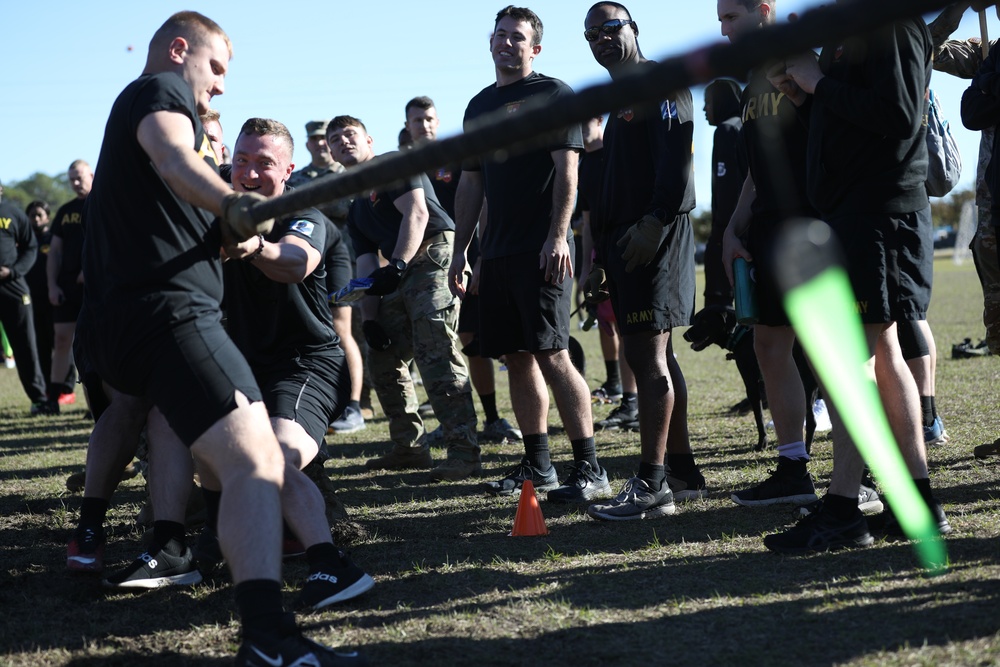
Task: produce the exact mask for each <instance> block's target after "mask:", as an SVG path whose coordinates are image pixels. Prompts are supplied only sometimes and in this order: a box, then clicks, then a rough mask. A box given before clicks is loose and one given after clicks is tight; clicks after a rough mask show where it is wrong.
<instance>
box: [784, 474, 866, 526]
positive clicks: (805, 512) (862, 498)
mask: <svg viewBox="0 0 1000 667" xmlns="http://www.w3.org/2000/svg"><path fill="white" fill-rule="evenodd" d="M822 506H823V499H822V498H820V499H819V500H815V501H813V502H811V503H809V504H808V505H802V506H801V507H799V508H798V513H799V516H809V515H810V514H812V513H813V512H818V511H819V508H820V507H822ZM883 508H884V505H883V504H882V499H881V498H879V495H878V491H876V490H875V489H873V488H871V487H870V486H865V485H864V484H862V485H861V488H860V489H858V509H859V510H861V511H862V512H864V513H865V514H878V513H879V512H881V511H882V510H883ZM868 527H869V528H872V526H871V525H870V524H869V526H868Z"/></svg>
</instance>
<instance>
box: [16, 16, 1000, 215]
mask: <svg viewBox="0 0 1000 667" xmlns="http://www.w3.org/2000/svg"><path fill="white" fill-rule="evenodd" d="M869 1H873V2H874V1H877V0H869ZM4 4H5V7H4V8H3V9H0V21H2V23H3V25H4V55H5V58H4V67H3V70H4V73H3V76H2V78H0V90H2V92H3V97H4V102H3V104H2V105H0V180H3V181H5V182H6V181H10V180H18V179H21V178H24V177H26V176H28V175H30V174H32V173H34V172H36V171H41V172H44V173H47V174H57V173H61V172H63V171H64V170H65V169H66V168H67V167H68V166H69V164H70V162H72V161H73V160H74V159H77V158H84V159H86V160H88V161H90V162H91V163H92V164H93V163H95V162H96V160H97V156H98V152H99V150H100V144H101V138H102V136H103V132H104V125H105V123H106V121H107V114H108V111H109V109H110V107H111V104H112V102H113V101H114V99H115V97H116V96H117V95H118V93H119V92H120V91H121V89H122V88H123V87H124V86H125V85H126V84H127V83H128V82H129V81H131V80H132V79H134V78H135V77H136V76H138V75H139V73H140V72H141V71H142V68H143V65H144V63H145V57H146V49H147V45H148V42H149V38H150V37H151V36H152V34H153V32H154V31H155V30H156V28H157V27H159V25H160V24H161V23H162V22H163V20H164V19H165V18H166V17H167V16H169V15H170V14H171V13H172V12H174V11H178V10H181V9H195V10H198V11H200V12H202V13H204V14H206V15H208V16H210V17H211V18H213V19H214V20H216V21H217V22H218V23H219V24H220V25H221V26H222V27H223V28H224V29H225V30H226V31H227V32H228V33H229V35H230V37H231V38H232V40H233V45H234V51H235V56H234V59H233V61H232V62H231V63H230V74H229V75H228V76H227V79H226V94H225V95H223V96H221V97H217V98H216V99H215V101H214V102H213V105H214V106H215V107H216V108H218V109H219V110H220V111H221V112H222V121H223V125H224V127H225V128H226V130H227V143H229V144H230V145H231V144H232V140H233V139H235V133H236V131H237V129H238V127H239V126H240V125H241V124H242V122H243V121H244V120H245V119H246V118H248V117H251V116H263V117H271V118H275V119H278V120H280V121H282V122H284V123H285V124H286V125H288V126H289V128H290V129H291V130H292V134H293V135H294V137H295V140H296V142H297V146H296V152H295V158H296V162H297V163H298V164H299V165H305V164H306V163H307V162H308V161H309V155H308V153H307V152H306V150H305V146H304V144H305V129H304V125H305V123H306V122H307V121H309V120H312V119H314V118H315V119H322V118H330V117H332V116H334V115H337V114H343V113H346V114H350V115H353V116H357V117H359V118H361V119H362V120H363V121H364V122H365V124H366V125H367V126H368V129H369V132H370V134H371V135H372V136H373V137H374V138H375V141H376V144H375V146H376V149H377V150H378V151H379V152H384V151H388V150H392V149H394V148H395V145H396V135H397V133H398V131H399V129H400V128H401V127H402V123H403V106H404V105H405V103H406V101H407V100H409V99H410V98H411V97H414V96H416V95H429V96H430V97H432V98H434V100H435V102H436V104H437V108H438V113H439V116H440V118H441V131H440V135H441V136H448V135H451V134H456V133H458V132H460V131H461V122H462V115H463V113H464V111H465V106H466V104H467V103H468V101H469V99H470V98H471V97H472V96H473V95H475V94H476V93H477V92H479V90H481V89H482V88H483V87H485V86H487V85H489V84H490V83H492V82H493V81H494V80H495V79H494V70H493V63H492V60H491V59H490V54H489V51H488V39H489V34H490V31H491V30H492V27H493V17H494V16H495V13H496V11H497V10H498V9H500V7H502V6H503V5H504V2H502V1H500V2H497V3H496V5H495V6H494V5H492V4H487V3H482V2H474V3H473V2H456V1H454V0H452V1H450V2H443V1H441V0H424V2H419V3H413V2H399V1H391V0H368V1H367V2H356V3H329V2H326V3H320V2H313V1H299V0H287V1H286V2H284V3H280V4H279V3H273V2H270V3H263V2H258V1H256V0H247V1H245V2H239V3H237V2H197V1H195V2H190V3H183V4H182V3H176V2H172V1H166V2H163V1H161V2H155V3H152V2H128V3H126V2H120V1H118V0H111V1H107V2H101V3H98V4H96V5H94V4H87V3H78V2H74V3H69V2H62V1H59V2H46V1H45V0H42V1H40V2H37V3H31V2H18V3H13V2H7V3H4ZM590 4H591V3H590V1H589V0H587V1H586V2H582V3H571V2H566V0H537V1H535V2H530V3H527V6H529V7H531V8H532V9H534V10H535V11H536V12H537V13H538V15H539V16H540V17H541V19H542V21H543V23H544V24H545V34H544V39H543V41H542V52H541V54H540V55H539V56H538V58H537V59H536V60H535V69H536V70H538V71H540V72H542V73H544V74H548V75H550V76H555V77H558V78H561V79H563V80H564V81H566V82H567V83H569V84H570V85H572V86H573V87H574V88H577V89H579V88H581V87H584V86H587V85H592V84H594V83H600V82H603V81H606V74H605V72H604V70H603V69H602V68H601V67H600V66H599V65H598V64H597V63H596V62H595V61H594V59H593V57H592V56H591V55H590V50H589V48H588V47H587V44H586V42H585V41H584V39H583V35H582V31H583V19H584V15H585V14H586V11H587V9H588V7H589V6H590ZM625 4H627V5H628V7H629V9H630V10H631V12H632V15H633V18H634V19H635V20H636V21H637V23H638V24H639V27H640V35H639V45H640V47H641V48H642V50H643V53H644V54H645V55H646V57H648V58H658V57H663V56H669V55H673V54H676V53H679V52H682V51H685V50H687V49H690V48H692V47H695V46H698V45H702V44H705V43H708V42H711V41H715V40H720V39H722V38H721V35H720V34H719V25H718V20H717V18H716V12H715V2H714V1H713V0H696V1H695V2H674V1H671V2H664V1H663V0H656V1H652V0H643V1H633V2H626V3H625ZM817 4H820V2H819V1H818V0H781V1H780V2H779V3H778V13H779V15H780V16H781V17H782V18H784V17H786V16H787V15H788V14H789V13H790V12H802V11H805V10H807V9H808V8H810V7H813V6H816V5H817ZM989 27H990V34H991V36H993V37H996V36H1000V22H998V21H997V17H996V15H995V14H994V13H992V12H991V13H990V20H989ZM978 33H979V24H978V20H977V19H976V17H975V16H974V15H973V14H971V13H969V14H967V16H966V18H965V20H964V21H963V23H962V27H961V28H960V30H959V31H958V33H957V35H960V36H962V37H967V36H972V35H977V34H978ZM129 47H131V48H132V50H131V51H129ZM931 85H932V87H933V88H934V89H935V92H936V94H937V95H938V96H939V98H940V99H941V102H942V107H943V113H944V116H945V118H946V119H947V120H950V121H951V123H952V131H953V133H954V134H955V136H956V138H957V140H958V142H959V146H960V148H961V150H962V154H963V157H964V161H965V170H964V173H963V176H962V182H961V187H971V185H972V184H973V182H974V180H975V161H976V152H977V150H978V141H979V135H978V133H973V132H969V131H968V130H965V129H964V128H963V127H962V126H961V120H960V118H959V101H960V98H961V95H962V92H963V91H964V90H965V87H966V85H967V82H964V81H960V80H957V79H954V78H953V77H949V76H945V75H942V74H935V76H934V80H933V81H932V84H931ZM692 92H693V93H694V97H695V104H696V108H697V109H698V110H699V113H698V115H697V120H698V124H697V126H696V129H695V170H696V185H697V194H698V207H699V208H701V209H705V208H707V207H708V206H709V203H710V182H711V181H710V178H711V166H710V158H711V142H712V129H713V128H711V127H710V126H709V125H708V124H707V123H706V122H705V120H704V116H703V115H702V114H701V113H700V109H701V106H702V102H703V96H702V90H701V89H695V90H693V91H692ZM54 203H56V204H58V203H60V202H54Z"/></svg>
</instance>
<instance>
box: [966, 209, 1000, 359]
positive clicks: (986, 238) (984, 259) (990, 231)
mask: <svg viewBox="0 0 1000 667" xmlns="http://www.w3.org/2000/svg"><path fill="white" fill-rule="evenodd" d="M998 222H1000V221H998ZM970 247H971V248H972V257H973V259H975V261H976V272H977V273H979V282H980V283H981V284H982V286H983V324H985V325H986V342H987V344H988V345H989V346H990V351H991V352H993V354H1000V252H998V248H997V228H996V226H995V225H993V224H991V223H990V222H989V221H987V222H985V223H984V222H983V221H982V220H980V224H979V228H978V229H977V230H976V235H975V237H974V238H973V239H972V245H971V246H970Z"/></svg>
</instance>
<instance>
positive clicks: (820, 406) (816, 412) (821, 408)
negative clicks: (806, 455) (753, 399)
mask: <svg viewBox="0 0 1000 667" xmlns="http://www.w3.org/2000/svg"><path fill="white" fill-rule="evenodd" d="M812 410H813V417H815V418H816V432H817V433H827V432H828V431H831V430H832V429H833V424H832V423H831V422H830V413H829V411H827V409H826V403H824V402H823V399H822V398H817V399H816V402H815V403H813V407H812ZM803 426H805V424H803ZM764 428H766V429H767V430H768V431H773V430H774V420H773V419H772V420H771V421H769V422H767V423H766V424H764Z"/></svg>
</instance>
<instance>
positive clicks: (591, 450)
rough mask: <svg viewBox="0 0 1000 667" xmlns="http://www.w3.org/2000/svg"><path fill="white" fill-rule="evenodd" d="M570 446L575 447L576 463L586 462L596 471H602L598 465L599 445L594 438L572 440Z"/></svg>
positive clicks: (574, 456) (574, 458)
mask: <svg viewBox="0 0 1000 667" xmlns="http://www.w3.org/2000/svg"><path fill="white" fill-rule="evenodd" d="M570 444H571V445H573V460H574V461H586V462H587V463H589V464H590V467H591V468H593V469H594V470H600V469H601V466H600V465H598V463H597V445H596V444H594V436H590V437H589V438H580V439H579V440H571V441H570Z"/></svg>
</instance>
